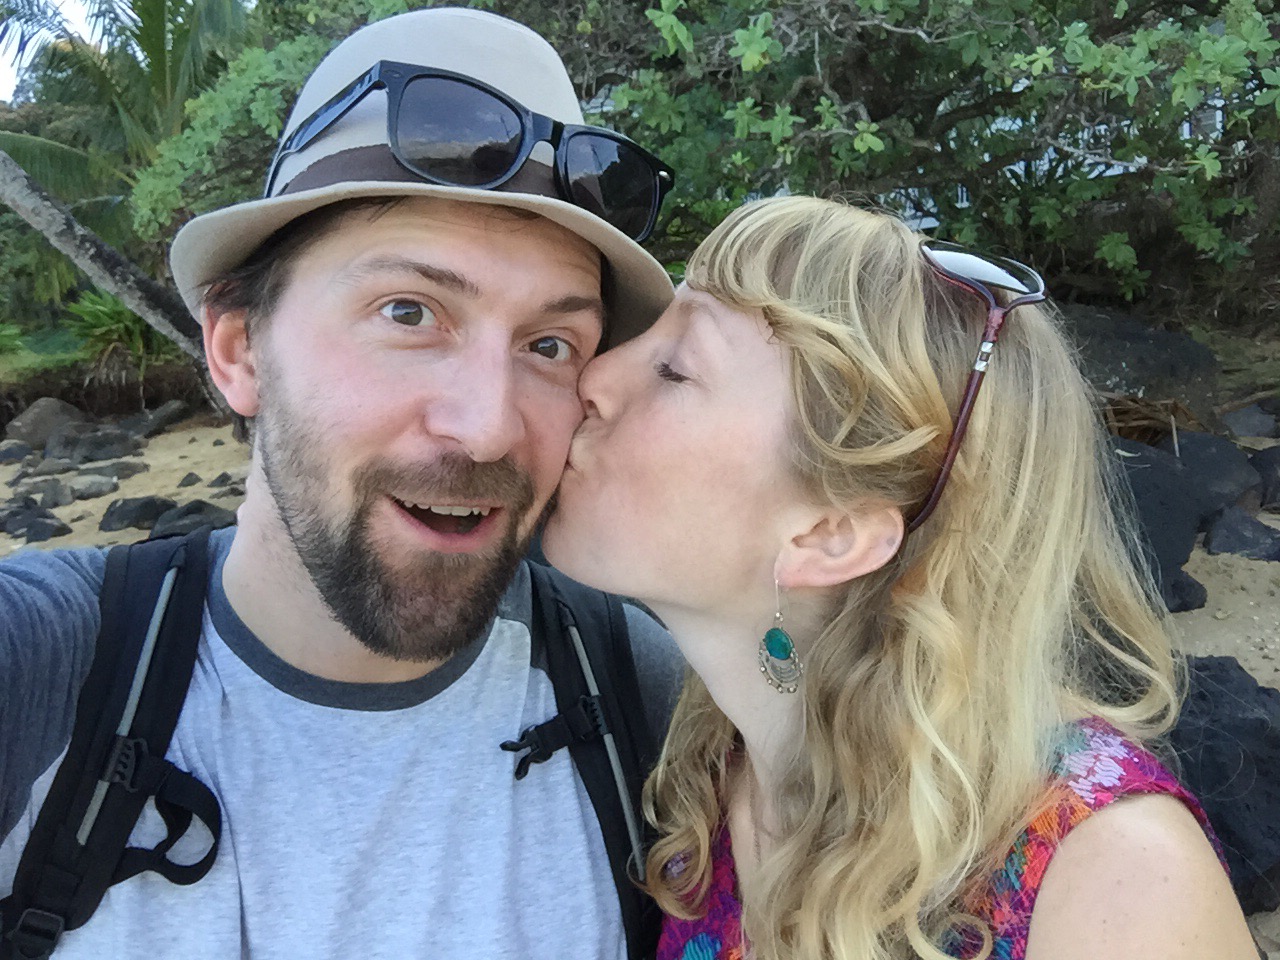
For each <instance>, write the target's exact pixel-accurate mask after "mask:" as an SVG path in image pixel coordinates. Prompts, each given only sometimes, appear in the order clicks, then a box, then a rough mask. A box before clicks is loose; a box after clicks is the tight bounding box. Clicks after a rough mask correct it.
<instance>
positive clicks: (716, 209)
mask: <svg viewBox="0 0 1280 960" xmlns="http://www.w3.org/2000/svg"><path fill="white" fill-rule="evenodd" d="M416 5H421V4H409V3H404V2H402V0H382V2H381V3H380V4H376V5H374V8H373V9H372V11H371V9H370V7H369V6H368V5H367V4H364V3H354V2H351V0H314V2H305V3H301V4H289V5H276V6H274V7H272V8H271V10H272V11H273V14H274V16H275V17H276V27H275V31H274V37H275V39H276V40H277V43H276V44H275V45H274V46H273V47H271V48H270V49H267V50H263V49H256V50H251V51H246V53H245V54H244V55H242V56H241V57H240V58H239V59H237V60H236V61H234V62H233V63H232V64H231V65H230V67H229V69H228V71H227V74H226V75H225V76H224V77H223V79H222V80H221V81H220V82H219V83H218V84H216V85H215V86H214V87H213V88H212V89H211V90H209V91H208V92H207V93H205V94H203V95H202V96H201V97H199V98H198V99H197V100H196V101H195V102H194V103H193V104H192V105H191V108H190V120H191V126H190V128H189V129H188V130H187V131H186V132H185V133H183V134H182V135H180V136H179V137H177V138H175V139H174V140H171V141H169V142H168V143H166V144H164V145H163V146H162V147H161V149H160V151H159V158H158V160H157V161H156V163H155V164H154V165H153V166H152V167H151V168H149V169H148V170H146V171H144V172H143V173H142V174H141V175H140V176H139V183H138V187H137V190H136V191H135V195H134V196H135V201H136V209H137V216H138V226H139V229H140V231H141V232H142V233H144V234H145V235H147V236H150V237H153V238H156V239H159V238H161V237H163V236H165V235H167V234H168V233H169V232H171V231H172V229H173V228H174V227H175V226H176V225H177V224H178V223H179V222H181V221H182V220H184V219H186V218H187V217H188V216H190V215H191V214H194V213H198V212H201V211H202V210H205V209H209V208H211V207H214V206H218V205H221V204H223V203H226V202H229V201H231V200H235V199H243V198H246V197H249V196H252V195H254V193H255V192H256V191H257V190H258V189H259V186H260V180H259V179H258V178H259V177H260V175H261V171H262V170H263V169H265V166H266V162H267V158H268V156H269V154H270V151H271V149H272V147H273V145H274V140H275V138H276V136H277V134H278V132H279V129H280V125H281V123H282V122H283V119H284V116H285V114H286V112H287V106H288V104H289V103H290V102H291V99H292V95H293V94H294V93H295V92H296V90H297V88H298V87H299V86H300V84H301V82H302V81H303V80H304V79H305V77H306V75H307V74H308V72H309V71H310V69H311V68H312V66H313V65H314V63H315V62H317V61H318V59H319V57H320V56H321V55H322V54H323V52H324V49H325V48H327V47H328V46H329V45H330V44H331V43H332V42H333V40H334V39H336V38H337V37H340V36H342V35H344V34H345V33H347V32H349V30H350V29H353V28H354V27H355V26H357V25H359V24H360V23H361V22H363V21H364V20H365V19H366V18H378V17H381V16H386V15H389V14H391V13H395V12H399V11H401V10H403V9H406V8H407V7H410V6H416ZM482 5H483V6H485V7H487V8H489V9H493V10H495V11H497V12H499V13H503V14H506V15H509V16H512V17H514V18H516V19H518V20H522V21H524V22H526V23H528V24H530V25H531V26H533V27H534V28H535V29H537V30H539V31H540V32H541V33H543V34H544V35H546V36H547V37H548V38H549V39H550V40H551V41H552V43H553V44H554V45H555V46H556V47H557V48H558V49H559V50H561V51H563V52H564V54H565V57H566V60H567V62H568V64H569V67H570V70H571V73H572V75H573V77H574V80H575V82H576V83H577V85H578V89H579V92H580V96H581V98H582V100H583V102H584V104H585V105H586V106H587V108H588V110H589V111H590V112H592V113H594V114H595V115H596V116H598V117H599V118H601V119H602V120H603V122H606V123H609V124H612V125H614V126H616V127H619V128H621V129H623V130H625V131H626V132H628V133H629V134H631V135H632V136H634V137H636V138H637V139H639V140H641V141H642V142H644V143H645V144H646V145H649V146H651V147H653V148H654V149H656V150H657V151H658V152H659V153H660V154H661V155H662V156H663V157H664V158H665V159H666V160H667V161H668V162H669V163H671V164H672V165H673V166H674V167H675V168H676V170H677V172H678V180H677V186H676V190H675V192H674V193H673V195H672V196H671V197H670V198H669V199H668V201H667V206H666V211H665V217H664V223H663V229H662V230H661V232H660V234H659V236H658V241H657V245H656V250H657V252H658V254H659V256H660V258H662V259H664V260H666V261H668V262H672V263H675V264H677V265H678V263H679V261H681V260H682V259H683V258H684V257H685V256H686V255H687V254H688V252H689V251H690V250H691V249H692V247H693V245H695V244H696V243H697V241H698V240H699V239H700V238H701V237H702V236H704V235H705V233H706V232H707V230H709V229H710V227H711V226H712V225H713V224H714V223H716V222H717V221H718V220H719V219H720V218H721V217H722V216H723V215H724V214H725V213H726V212H727V211H728V210H729V209H731V208H732V207H733V206H735V205H736V204H738V203H740V202H742V200H743V199H745V198H747V197H750V196H756V195H768V194H772V193H775V192H778V191H784V190H786V191H791V192H814V193H819V194H824V195H841V196H847V197H851V198H858V199H861V200H864V201H867V202H872V203H877V204H880V205H884V206H888V207H891V208H894V209H897V210H900V211H901V212H903V213H904V214H906V215H908V216H909V217H912V218H914V219H916V220H917V221H918V222H921V223H922V224H925V225H931V224H935V223H936V224H937V225H938V230H939V231H940V232H941V233H942V234H944V235H946V236H950V237H952V238H954V239H957V240H960V241H962V242H965V243H976V244H980V245H983V246H984V247H987V248H989V249H996V250H1003V251H1006V252H1016V253H1017V254H1018V255H1019V256H1023V257H1029V258H1030V259H1032V260H1033V261H1035V262H1036V263H1037V264H1039V265H1040V266H1041V267H1043V268H1044V269H1045V271H1046V272H1047V273H1048V274H1049V275H1050V276H1051V277H1052V278H1053V279H1052V284H1053V287H1054V291H1055V293H1056V294H1057V295H1058V296H1059V297H1067V298H1080V299H1085V300H1092V301H1104V302H1105V301H1123V300H1130V299H1134V298H1139V299H1142V298H1146V299H1148V300H1149V301H1152V302H1154V303H1156V304H1158V305H1159V306H1160V307H1162V308H1165V307H1181V308H1183V309H1194V310H1204V309H1205V308H1210V309H1216V307H1217V305H1218V303H1219V301H1221V300H1223V299H1224V298H1226V297H1228V296H1230V298H1231V300H1232V301H1233V308H1232V309H1233V314H1234V316H1235V317H1236V318H1247V317H1249V316H1254V317H1257V316H1260V315H1263V314H1268V313H1271V314H1274V311H1275V310H1276V309H1277V308H1278V307H1280V280H1277V276H1278V274H1280V271H1277V269H1276V268H1277V261H1278V260H1280V231H1278V226H1277V225H1278V224H1280V146H1278V142H1280V57H1278V56H1277V54H1278V52H1280V14H1278V13H1277V10H1276V6H1275V3H1274V2H1268V0H1227V2H1212V0H1210V2H1199V3H1188V4H1179V5H1170V4H1168V3H1164V2H1159V0H1143V2H1137V0H1134V2H1129V0H1117V2H1114V3H1112V2H1104V3H1099V2H1095V0H1066V2H1061V0H1058V2H1054V0H985V2H983V3H981V4H974V3H972V2H971V0H931V2H925V0H851V2H848V3H830V2H827V0H773V2H768V0H655V4H654V6H652V7H650V8H648V9H646V8H645V5H644V4H639V5H638V4H635V3H631V2H628V0H561V2H555V3H545V2H541V0H538V2H534V0H492V2H484V3H482ZM228 125H231V126H230V129H229V128H228ZM1241 289H1245V290H1251V291H1252V292H1253V295H1252V296H1246V297H1244V298H1243V299H1244V300H1245V301H1246V302H1245V303H1240V302H1239V301H1240V300H1241V299H1242V298H1241V297H1240V295H1239V292H1238V291H1240V290H1241Z"/></svg>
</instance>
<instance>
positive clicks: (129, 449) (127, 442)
mask: <svg viewBox="0 0 1280 960" xmlns="http://www.w3.org/2000/svg"><path fill="white" fill-rule="evenodd" d="M140 449H142V441H141V440H139V439H138V438H137V437H135V436H134V435H133V434H131V433H129V432H128V431H126V430H121V429H119V428H118V427H98V426H93V425H91V424H69V425H68V426H66V427H64V428H63V429H62V430H61V431H59V432H58V433H57V434H56V435H54V436H53V437H50V438H49V442H48V444H46V446H45V451H44V452H45V456H49V457H57V458H59V459H61V460H70V461H71V462H72V463H74V464H77V465H79V464H82V463H92V462H95V461H99V460H115V459H118V458H119V457H127V456H129V455H131V454H134V453H137V452H138V451H139V450H140Z"/></svg>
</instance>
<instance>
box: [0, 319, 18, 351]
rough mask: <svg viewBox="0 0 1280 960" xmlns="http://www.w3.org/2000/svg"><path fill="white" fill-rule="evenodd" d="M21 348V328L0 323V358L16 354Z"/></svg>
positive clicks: (13, 324)
mask: <svg viewBox="0 0 1280 960" xmlns="http://www.w3.org/2000/svg"><path fill="white" fill-rule="evenodd" d="M21 347H22V328H21V327H19V326H18V325H17V324H16V323H0V356H5V355H7V354H11V353H17V352H18V350H19V349H20V348H21Z"/></svg>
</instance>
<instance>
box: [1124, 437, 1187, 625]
mask: <svg viewBox="0 0 1280 960" xmlns="http://www.w3.org/2000/svg"><path fill="white" fill-rule="evenodd" d="M1113 442H1114V445H1115V450H1116V455H1117V457H1118V458H1119V460H1120V464H1121V467H1122V470H1123V473H1124V476H1125V478H1126V479H1127V480H1128V481H1129V488H1130V490H1131V491H1132V493H1133V502H1134V506H1135V508H1136V511H1137V525H1138V536H1139V542H1138V543H1135V544H1132V547H1133V553H1134V556H1135V559H1137V560H1139V561H1140V562H1142V563H1144V564H1146V566H1147V567H1148V569H1149V570H1150V571H1151V575H1152V577H1154V579H1155V581H1156V584H1157V585H1158V586H1159V587H1160V593H1161V595H1162V596H1163V597H1164V600H1165V603H1166V604H1167V605H1168V606H1169V609H1170V610H1174V609H1192V608H1190V607H1186V606H1183V604H1185V603H1187V602H1189V600H1191V599H1193V597H1192V596H1191V594H1189V593H1188V587H1187V585H1186V584H1185V583H1183V582H1182V577H1183V576H1184V575H1183V573H1182V565H1183V564H1184V563H1186V562H1187V558H1188V557H1190V556H1191V548H1192V547H1194V546H1195V542H1196V534H1197V532H1198V531H1199V529H1200V525H1201V522H1202V521H1203V519H1204V517H1205V515H1206V513H1207V512H1208V510H1209V498H1208V497H1207V496H1206V494H1205V493H1204V491H1203V490H1201V489H1200V488H1198V487H1197V486H1196V485H1194V484H1193V483H1191V482H1190V481H1189V480H1188V479H1187V477H1186V475H1185V471H1184V470H1183V468H1182V465H1181V464H1180V463H1179V462H1178V460H1177V459H1176V458H1175V457H1174V456H1173V455H1172V454H1169V453H1165V452H1164V451H1163V450H1157V449H1155V448H1154V447H1149V446H1147V445H1146V444H1143V443H1137V442H1135V441H1133V440H1121V439H1116V440H1115V441H1113ZM1187 579H1190V578H1189V577H1188V578H1187ZM1193 582H1194V581H1193Z"/></svg>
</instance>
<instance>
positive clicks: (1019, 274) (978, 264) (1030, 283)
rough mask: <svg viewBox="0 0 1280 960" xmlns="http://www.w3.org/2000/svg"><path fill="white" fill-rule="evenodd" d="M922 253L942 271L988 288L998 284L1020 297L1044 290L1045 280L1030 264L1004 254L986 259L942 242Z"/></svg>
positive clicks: (930, 245) (930, 246)
mask: <svg viewBox="0 0 1280 960" xmlns="http://www.w3.org/2000/svg"><path fill="white" fill-rule="evenodd" d="M924 249H925V253H926V254H927V256H928V257H929V259H930V260H932V261H933V262H934V263H935V264H936V265H937V266H938V267H940V268H941V269H942V270H943V271H944V272H946V273H949V274H951V275H952V276H953V277H957V278H959V279H962V280H976V281H977V282H978V283H982V284H985V285H986V286H988V287H1000V288H1001V289H1003V290H1009V291H1011V292H1012V293H1015V294H1018V295H1019V296H1021V295H1024V294H1030V293H1043V292H1044V281H1043V280H1042V279H1041V278H1040V275H1039V274H1038V273H1036V272H1035V271H1034V270H1032V269H1031V268H1030V267H1028V266H1025V265H1023V264H1021V263H1018V262H1017V261H1016V260H1006V259H1004V258H1003V257H1000V258H992V259H987V258H986V257H980V256H978V255H977V254H973V253H968V252H966V251H964V250H959V249H953V248H950V247H946V246H943V245H941V244H936V245H935V244H932V243H931V244H928V245H926V246H925V248H924Z"/></svg>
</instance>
